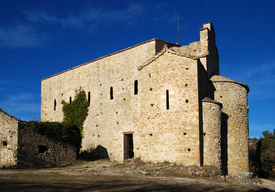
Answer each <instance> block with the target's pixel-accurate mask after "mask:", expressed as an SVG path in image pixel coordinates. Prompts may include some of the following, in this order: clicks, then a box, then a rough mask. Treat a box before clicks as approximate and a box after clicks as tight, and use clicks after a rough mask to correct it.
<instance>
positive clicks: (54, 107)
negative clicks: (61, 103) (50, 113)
mask: <svg viewBox="0 0 275 192" xmlns="http://www.w3.org/2000/svg"><path fill="white" fill-rule="evenodd" d="M53 105H54V106H53V109H54V110H56V99H55V100H54V104H53Z"/></svg>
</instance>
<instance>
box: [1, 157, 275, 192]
mask: <svg viewBox="0 0 275 192" xmlns="http://www.w3.org/2000/svg"><path fill="white" fill-rule="evenodd" d="M273 190H274V191H275V182H273V181H271V180H263V179H251V178H247V177H246V176H235V177H228V176H227V177H223V176H220V174H219V172H218V170H215V169H212V168H211V167H203V168H200V167H186V166H178V165H174V164H169V163H166V164H165V163H164V164H144V163H142V162H141V161H139V160H138V159H136V160H131V161H126V162H125V163H123V164H121V163H113V162H109V161H107V160H98V161H81V162H78V163H76V164H73V165H70V166H64V167H55V168H39V169H1V170H0V191H190V192H191V191H192V192H196V191H249V192H252V191H273Z"/></svg>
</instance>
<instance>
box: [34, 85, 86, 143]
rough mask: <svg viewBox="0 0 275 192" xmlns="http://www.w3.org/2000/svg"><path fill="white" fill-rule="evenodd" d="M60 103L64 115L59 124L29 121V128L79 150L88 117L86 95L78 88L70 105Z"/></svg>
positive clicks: (63, 102)
mask: <svg viewBox="0 0 275 192" xmlns="http://www.w3.org/2000/svg"><path fill="white" fill-rule="evenodd" d="M61 103H62V104H63V108H62V111H63V113H64V119H63V121H62V122H61V123H59V122H37V121H30V122H29V126H30V128H31V129H33V130H34V131H35V132H37V133H39V134H41V135H43V136H45V137H54V138H57V139H61V140H63V141H64V142H67V143H71V144H73V145H74V146H76V147H77V148H80V147H81V142H82V138H83V136H82V131H83V123H84V121H85V119H86V117H87V116H88V107H89V102H88V101H87V100H86V93H85V91H84V90H82V89H81V88H80V89H79V90H77V91H76V97H75V99H74V100H73V101H72V103H71V104H70V103H67V102H65V101H64V100H63V101H62V102H61Z"/></svg>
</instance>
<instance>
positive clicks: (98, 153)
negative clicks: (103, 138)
mask: <svg viewBox="0 0 275 192" xmlns="http://www.w3.org/2000/svg"><path fill="white" fill-rule="evenodd" d="M81 156H82V157H83V159H84V160H86V161H94V160H98V159H108V158H109V155H108V151H107V149H106V148H105V147H103V146H101V145H98V146H97V147H96V148H94V147H90V149H87V150H85V151H83V152H82V153H81Z"/></svg>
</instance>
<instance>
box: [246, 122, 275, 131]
mask: <svg viewBox="0 0 275 192" xmlns="http://www.w3.org/2000/svg"><path fill="white" fill-rule="evenodd" d="M274 129H275V125H270V124H265V125H257V124H253V123H250V124H249V130H250V131H266V130H269V131H270V130H271V131H273V130H274Z"/></svg>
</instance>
